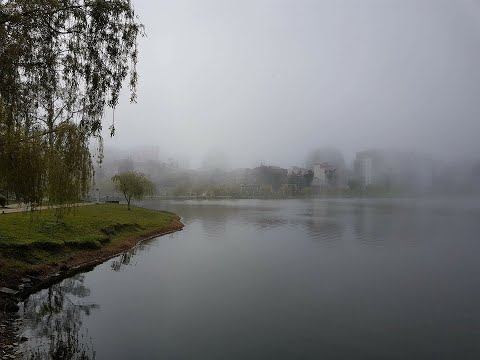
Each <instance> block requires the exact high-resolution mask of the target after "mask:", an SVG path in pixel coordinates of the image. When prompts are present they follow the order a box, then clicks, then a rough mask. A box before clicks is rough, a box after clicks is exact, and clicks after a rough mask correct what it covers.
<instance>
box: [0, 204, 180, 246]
mask: <svg viewBox="0 0 480 360" xmlns="http://www.w3.org/2000/svg"><path fill="white" fill-rule="evenodd" d="M132 209H133V210H132V211H128V210H127V207H126V206H124V205H116V204H113V205H112V204H105V205H89V206H79V207H77V208H75V209H73V210H72V212H71V213H70V214H67V215H66V216H65V217H64V218H63V220H61V221H60V222H57V221H56V219H55V217H54V214H53V210H42V211H40V212H36V213H29V212H26V213H13V214H5V215H0V247H14V246H20V247H21V246H34V247H41V248H46V249H48V248H55V247H58V246H65V245H70V246H79V247H83V246H87V247H89V246H94V245H96V242H98V243H100V244H101V243H104V242H106V241H107V239H110V240H112V238H113V239H114V238H116V237H122V235H124V234H126V233H132V232H138V233H141V232H142V230H143V231H150V230H152V229H155V228H161V227H163V226H166V225H168V224H169V223H170V222H171V221H172V219H173V217H174V215H173V214H171V213H166V212H160V211H154V210H148V209H143V208H136V207H135V208H132ZM97 245H98V244H97Z"/></svg>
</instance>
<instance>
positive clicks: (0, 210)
mask: <svg viewBox="0 0 480 360" xmlns="http://www.w3.org/2000/svg"><path fill="white" fill-rule="evenodd" d="M93 204H95V203H93V202H91V203H78V204H75V205H74V206H86V205H93ZM57 207H58V206H39V207H37V208H35V211H37V210H46V209H54V208H57ZM30 210H31V208H30V206H25V205H13V207H7V208H0V215H1V214H11V213H17V212H24V211H30Z"/></svg>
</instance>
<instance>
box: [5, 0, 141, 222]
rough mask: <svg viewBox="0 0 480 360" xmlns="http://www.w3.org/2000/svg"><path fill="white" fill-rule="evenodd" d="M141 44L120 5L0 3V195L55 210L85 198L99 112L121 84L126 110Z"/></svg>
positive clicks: (96, 1) (52, 0)
mask: <svg viewBox="0 0 480 360" xmlns="http://www.w3.org/2000/svg"><path fill="white" fill-rule="evenodd" d="M142 35H143V26H142V25H141V24H140V23H139V21H138V19H137V16H136V15H135V11H134V8H133V6H132V4H131V2H130V1H129V0H90V1H88V0H0V193H1V192H3V193H5V192H6V193H9V194H14V195H15V197H16V198H17V199H18V200H20V201H23V202H25V203H27V204H32V205H37V204H41V203H44V202H45V201H47V202H48V203H49V204H52V205H53V204H54V205H61V206H63V205H65V206H68V205H71V204H73V203H75V202H76V201H78V200H79V199H80V198H81V197H82V196H84V195H85V194H86V192H87V191H88V188H89V186H90V184H91V179H92V156H91V154H90V152H89V145H90V143H91V142H92V141H95V142H96V143H97V144H100V145H101V140H102V139H101V132H102V120H103V116H104V113H105V110H106V108H112V109H115V107H116V106H117V104H118V100H119V94H120V90H121V88H122V86H123V84H124V83H125V82H126V81H128V85H129V89H130V100H131V101H132V102H134V101H135V98H136V85H137V78H138V77H137V71H136V64H137V56H138V49H137V38H138V37H139V36H142ZM109 129H110V133H111V135H112V136H113V135H114V133H115V124H114V119H112V121H111V123H110V127H109ZM98 155H99V158H100V159H101V155H102V151H101V146H99V153H98ZM61 212H62V210H59V213H61Z"/></svg>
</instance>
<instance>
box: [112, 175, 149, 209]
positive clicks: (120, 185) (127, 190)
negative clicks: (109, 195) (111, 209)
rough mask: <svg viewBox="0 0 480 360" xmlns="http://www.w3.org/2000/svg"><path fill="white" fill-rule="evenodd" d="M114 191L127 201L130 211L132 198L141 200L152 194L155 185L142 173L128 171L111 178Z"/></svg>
mask: <svg viewBox="0 0 480 360" xmlns="http://www.w3.org/2000/svg"><path fill="white" fill-rule="evenodd" d="M112 181H113V183H114V184H115V189H116V190H117V191H119V192H121V193H122V194H123V196H124V197H125V199H126V200H127V204H128V210H130V201H131V200H132V198H134V199H137V200H142V199H143V198H144V197H145V196H146V195H151V194H153V192H154V189H155V185H154V184H153V183H152V181H151V180H150V179H149V178H148V177H147V176H146V175H145V174H142V173H138V172H134V171H129V172H124V173H120V174H117V175H115V176H114V177H112Z"/></svg>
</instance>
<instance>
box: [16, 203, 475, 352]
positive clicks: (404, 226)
mask: <svg viewBox="0 0 480 360" xmlns="http://www.w3.org/2000/svg"><path fill="white" fill-rule="evenodd" d="M144 205H145V206H147V207H150V208H154V209H167V210H170V211H173V212H176V213H177V214H179V215H180V216H182V218H183V222H184V223H185V225H186V226H185V229H184V230H183V231H181V232H178V233H175V234H172V235H168V236H164V237H159V238H157V239H154V240H152V241H149V242H148V243H143V244H142V245H141V246H139V247H138V248H136V249H135V250H133V251H131V252H129V253H126V254H124V255H122V256H120V257H117V258H115V259H112V260H110V261H108V262H106V263H104V264H102V265H100V266H97V267H96V268H95V269H94V270H93V271H90V272H87V273H84V274H80V275H77V276H75V277H73V278H70V279H67V280H64V281H63V282H61V283H60V284H57V285H54V286H52V287H51V288H50V289H46V290H43V291H41V292H39V293H37V294H34V295H32V296H31V297H30V298H29V299H28V300H27V301H26V302H25V303H24V305H23V307H22V317H23V321H24V329H23V333H24V335H25V336H27V337H28V338H29V341H27V342H26V343H24V345H23V346H22V349H23V350H24V352H25V355H26V356H31V355H34V356H37V357H39V358H43V357H45V358H48V357H52V356H53V355H52V354H54V353H57V354H59V353H61V352H67V353H68V354H70V355H72V357H71V358H82V359H83V358H85V359H90V358H91V359H93V358H97V359H480V280H479V276H480V261H479V260H480V201H478V200H265V201H261V200H225V201H207V200H205V201H159V202H151V203H146V204H144Z"/></svg>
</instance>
